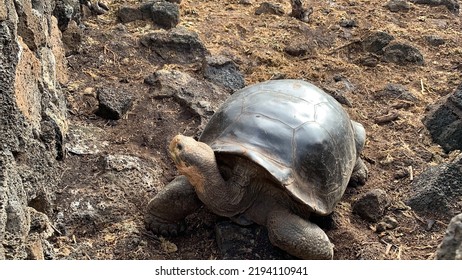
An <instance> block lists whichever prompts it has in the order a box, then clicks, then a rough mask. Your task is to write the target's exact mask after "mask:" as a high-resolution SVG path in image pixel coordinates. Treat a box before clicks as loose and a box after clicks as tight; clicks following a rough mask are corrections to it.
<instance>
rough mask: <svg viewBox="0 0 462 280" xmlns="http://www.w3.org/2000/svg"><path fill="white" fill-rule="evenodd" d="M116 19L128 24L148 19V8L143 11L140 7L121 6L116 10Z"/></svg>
mask: <svg viewBox="0 0 462 280" xmlns="http://www.w3.org/2000/svg"><path fill="white" fill-rule="evenodd" d="M117 18H118V19H119V21H120V22H122V23H129V22H132V21H137V20H145V19H148V18H149V8H147V9H146V11H143V10H142V9H141V7H140V6H122V7H120V8H119V10H117Z"/></svg>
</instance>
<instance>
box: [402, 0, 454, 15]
mask: <svg viewBox="0 0 462 280" xmlns="http://www.w3.org/2000/svg"><path fill="white" fill-rule="evenodd" d="M410 1H411V2H412V3H414V4H423V5H429V6H446V8H448V10H449V11H450V12H452V13H454V14H459V3H458V1H457V0H410Z"/></svg>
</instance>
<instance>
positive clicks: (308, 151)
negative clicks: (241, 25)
mask: <svg viewBox="0 0 462 280" xmlns="http://www.w3.org/2000/svg"><path fill="white" fill-rule="evenodd" d="M364 143H365V130H364V128H363V126H362V125H361V124H359V123H357V122H354V121H352V120H351V119H350V118H349V116H348V114H347V113H346V112H345V110H344V109H343V108H342V106H341V105H340V104H339V103H338V102H337V101H336V100H335V99H334V98H332V97H331V96H330V95H328V94H326V93H325V92H324V91H322V90H321V89H319V88H318V87H316V86H314V85H312V84H310V83H308V82H305V81H301V80H272V81H267V82H263V83H259V84H255V85H252V86H248V87H246V88H244V89H241V90H239V91H237V92H236V93H234V94H233V95H232V96H231V97H230V98H229V99H228V100H227V101H226V102H225V103H224V104H223V105H222V107H221V108H220V109H219V110H218V111H217V112H216V113H215V114H214V115H213V116H212V118H211V119H210V121H209V123H208V124H207V126H206V127H205V128H204V131H203V133H202V134H201V136H200V137H199V141H196V140H195V139H193V138H192V137H186V136H182V135H177V136H175V137H174V138H173V140H172V141H171V142H170V146H169V152H170V154H171V157H172V159H173V161H174V162H175V165H176V167H177V168H178V171H179V173H180V174H181V175H179V176H178V177H176V178H175V179H174V180H173V181H172V182H171V183H169V184H168V185H167V186H165V187H164V188H163V189H162V190H161V191H160V192H159V193H158V194H157V195H156V196H155V197H154V198H153V199H152V200H151V201H150V202H149V205H148V211H147V215H146V218H145V224H146V227H147V228H148V229H149V230H151V231H153V232H155V233H158V234H162V235H177V234H179V233H180V232H182V231H184V230H185V224H184V218H185V217H186V216H187V215H189V214H191V213H193V212H194V211H195V210H196V209H197V208H198V207H200V206H201V205H202V203H203V204H204V205H205V206H206V207H208V208H209V209H210V210H211V211H212V212H214V213H216V214H217V215H221V216H225V217H229V218H231V219H232V220H233V221H235V222H237V223H239V224H243V225H246V224H250V223H257V224H260V225H263V226H266V227H267V229H268V235H269V239H270V241H271V243H272V244H273V245H275V246H277V247H279V248H281V249H283V250H285V251H286V252H288V253H290V254H292V255H293V256H296V257H298V258H304V259H332V258H333V245H332V243H331V242H330V241H329V238H328V237H327V235H326V234H325V232H324V231H323V230H322V229H321V228H320V227H319V226H318V225H316V224H315V223H313V222H312V221H310V214H313V213H315V214H316V215H328V214H330V213H332V211H333V209H334V207H335V205H336V204H337V202H338V201H339V200H340V199H341V197H342V195H343V194H344V191H345V188H346V187H347V185H348V184H349V182H351V183H355V184H364V183H365V181H366V178H367V168H366V166H365V165H364V163H363V161H362V160H361V158H360V156H359V154H360V152H361V150H362V149H363V146H364Z"/></svg>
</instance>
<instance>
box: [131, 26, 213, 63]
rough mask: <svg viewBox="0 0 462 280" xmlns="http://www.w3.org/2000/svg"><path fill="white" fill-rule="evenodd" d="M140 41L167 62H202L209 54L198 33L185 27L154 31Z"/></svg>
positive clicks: (157, 56)
mask: <svg viewBox="0 0 462 280" xmlns="http://www.w3.org/2000/svg"><path fill="white" fill-rule="evenodd" d="M140 42H141V44H142V45H143V46H145V47H147V48H149V49H151V50H152V53H153V56H154V57H155V58H156V59H159V58H160V59H161V60H163V61H164V62H166V63H180V64H189V63H194V62H202V61H204V59H205V57H206V55H207V54H208V51H207V49H206V48H205V46H204V44H203V43H202V42H201V40H200V39H199V36H198V35H197V33H195V32H193V31H189V30H188V29H186V28H184V27H176V28H173V29H170V30H168V31H165V30H158V31H155V32H152V33H150V34H148V35H146V36H144V37H142V38H141V40H140Z"/></svg>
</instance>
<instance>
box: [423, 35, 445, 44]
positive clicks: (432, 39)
mask: <svg viewBox="0 0 462 280" xmlns="http://www.w3.org/2000/svg"><path fill="white" fill-rule="evenodd" d="M425 40H426V41H427V43H428V44H430V45H431V46H434V47H438V46H441V45H444V44H445V43H446V40H444V39H443V38H441V37H439V36H438V35H428V36H425Z"/></svg>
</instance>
